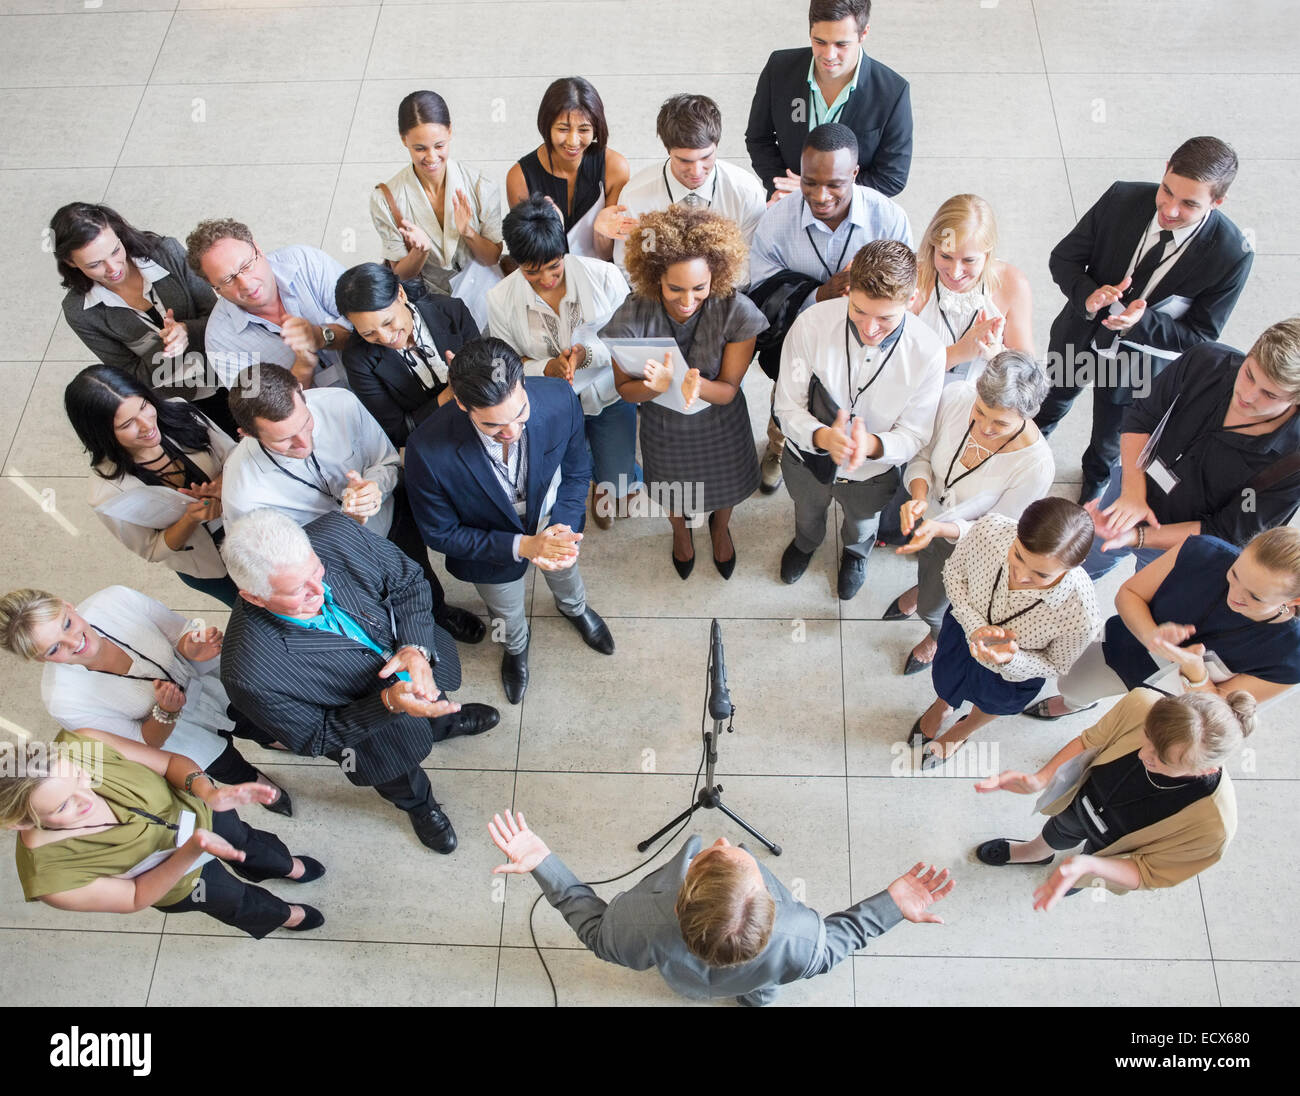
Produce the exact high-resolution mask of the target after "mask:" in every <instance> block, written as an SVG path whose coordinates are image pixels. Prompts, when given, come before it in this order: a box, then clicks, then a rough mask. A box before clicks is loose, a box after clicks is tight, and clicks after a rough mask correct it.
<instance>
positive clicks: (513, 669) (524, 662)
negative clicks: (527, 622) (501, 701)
mask: <svg viewBox="0 0 1300 1096" xmlns="http://www.w3.org/2000/svg"><path fill="white" fill-rule="evenodd" d="M501 684H502V685H503V686H504V687H505V690H506V699H507V700H508V701H510V703H511V704H518V703H519V702H520V701H521V700H523V698H524V690H525V689H527V688H528V648H527V647H525V648H524V649H523V650H522V651H520V652H519V653H518V654H517V655H512V654H511V653H510V652H509V651H503V652H502V653H501Z"/></svg>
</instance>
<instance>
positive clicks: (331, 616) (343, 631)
mask: <svg viewBox="0 0 1300 1096" xmlns="http://www.w3.org/2000/svg"><path fill="white" fill-rule="evenodd" d="M321 586H322V587H323V588H324V590H325V601H324V603H323V604H322V605H321V607H320V612H319V613H317V614H316V615H315V616H314V617H312V618H311V619H310V620H302V619H300V618H299V617H291V616H285V615H284V614H283V613H276V614H274V615H275V616H278V617H279V618H280V619H281V620H287V621H288V622H289V623H290V624H296V625H298V627H300V628H315V629H316V630H317V631H319V632H333V633H334V634H335V635H339V636H346V637H347V638H348V639H351V640H354V641H355V642H357V643H360V644H361V645H362V646H363V647H369V648H370V649H371V650H372V651H374V652H375V654H377V655H378V656H379V657H380V658H382V659H383V660H384V661H385V662H387V661H388V660H389V659H390V658H392V657H393V652H392V651H385V650H384V649H383V648H382V647H380V646H379V644H378V643H376V642H375V641H374V640H373V639H371V638H370V635H369V634H368V633H367V632H366V630H365V629H364V628H362V627H361V625H360V624H358V623H357V622H356V621H355V620H353V619H352V617H351V616H349V615H348V614H347V613H346V612H345V611H344V610H343V608H342V606H340V605H339V604H338V602H336V601H335V600H334V595H333V594H331V593H330V588H329V586H328V585H327V584H326V583H324V582H322V583H321ZM393 676H394V677H396V678H397V679H398V680H399V681H410V680H411V675H410V674H408V673H407V672H406V671H405V670H398V671H397V673H396V674H394V675H393Z"/></svg>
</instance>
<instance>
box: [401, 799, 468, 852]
mask: <svg viewBox="0 0 1300 1096" xmlns="http://www.w3.org/2000/svg"><path fill="white" fill-rule="evenodd" d="M407 813H408V814H409V815H410V817H411V827H412V829H414V830H415V836H416V837H418V838H419V839H420V844H422V845H423V846H425V848H429V849H432V850H433V851H434V852H441V853H448V852H454V851H455V848H456V831H455V830H453V829H452V828H451V819H450V818H448V817H447V816H446V815H445V814H443V813H442V808H441V807H440V806H438V804H437V802H435V803H434V804H433V809H432V810H415V811H408V812H407Z"/></svg>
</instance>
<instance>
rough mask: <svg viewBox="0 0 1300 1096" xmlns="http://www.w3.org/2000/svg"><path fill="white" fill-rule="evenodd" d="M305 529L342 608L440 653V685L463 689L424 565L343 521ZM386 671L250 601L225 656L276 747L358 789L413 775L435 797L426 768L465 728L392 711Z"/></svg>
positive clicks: (235, 687) (374, 633) (235, 621)
mask: <svg viewBox="0 0 1300 1096" xmlns="http://www.w3.org/2000/svg"><path fill="white" fill-rule="evenodd" d="M303 528H304V531H305V532H306V534H307V536H308V538H309V539H310V540H311V544H312V547H313V548H314V549H315V550H316V555H317V556H319V557H320V561H321V563H323V564H324V565H325V581H326V582H327V583H328V584H329V587H330V590H331V592H332V594H333V597H334V600H335V601H336V602H338V604H339V605H340V606H341V607H342V608H343V609H345V610H346V611H347V612H348V613H349V614H350V615H351V616H352V617H353V619H355V620H356V621H357V623H358V624H360V625H361V626H362V627H363V628H365V630H366V632H367V633H368V634H369V635H370V636H371V638H372V639H374V640H375V642H376V643H378V644H379V645H380V646H381V647H384V648H386V649H396V648H398V647H401V646H404V645H406V644H416V645H419V646H423V647H427V648H429V649H430V650H431V651H433V652H434V653H435V654H436V656H437V659H436V663H435V665H434V668H433V670H434V677H435V679H436V680H437V682H438V685H439V686H440V687H441V688H442V689H447V690H450V689H455V688H457V687H458V686H459V685H460V659H459V657H458V655H457V654H456V644H455V643H454V641H453V640H452V639H451V637H450V636H449V635H447V633H446V632H444V631H443V630H442V629H441V628H439V627H437V626H436V625H435V624H434V622H433V616H432V604H431V601H430V593H429V584H428V583H427V582H425V581H424V575H423V573H422V572H421V570H420V568H419V566H418V565H417V564H415V563H413V562H412V561H411V560H410V559H408V558H407V557H406V556H405V555H404V554H403V553H402V552H401V551H400V550H399V549H398V548H397V547H396V546H394V545H392V544H390V543H389V542H388V541H387V540H385V539H384V538H382V537H377V536H374V535H372V534H370V533H367V532H366V531H365V530H363V529H362V528H361V526H359V525H358V524H357V523H356V522H355V521H353V520H352V519H351V518H348V517H345V516H344V515H343V514H341V513H337V512H332V513H329V514H325V515H323V516H322V517H319V518H317V519H316V520H315V521H312V522H310V523H308V524H307V525H305V526H304V527H303ZM390 614H391V615H390ZM383 661H384V660H383V659H381V658H380V656H379V655H377V654H376V653H375V652H373V651H371V650H370V649H369V648H367V647H365V646H363V645H362V644H360V643H358V642H356V641H355V640H352V639H349V638H348V637H346V636H341V635H335V634H334V633H331V632H323V631H318V630H316V629H312V628H302V627H299V626H298V625H297V624H292V623H290V622H289V621H287V620H282V619H281V618H280V617H277V616H276V615H275V614H274V613H271V612H268V611H267V610H265V609H262V608H259V607H258V606H255V605H253V604H251V603H250V602H248V601H246V600H244V599H243V598H240V599H239V600H238V601H237V602H236V603H235V608H234V610H233V611H232V612H231V614H230V627H229V628H228V629H227V631H226V638H225V642H224V644H223V646H222V651H221V681H222V684H224V685H225V686H226V691H227V692H228V693H229V694H230V698H231V701H232V702H233V703H234V704H235V706H236V707H237V708H239V709H240V711H242V712H245V713H246V714H247V715H248V717H249V718H250V719H251V720H252V721H253V722H254V723H256V724H257V725H258V726H259V727H261V728H262V729H263V730H265V731H266V732H267V733H268V734H270V735H271V736H272V737H274V738H275V739H276V741H278V742H280V743H281V744H283V745H285V746H287V747H288V748H289V749H290V750H292V751H293V752H294V753H296V754H301V755H303V756H304V757H328V758H330V759H331V760H332V761H336V762H338V763H339V764H340V765H341V766H342V767H343V771H344V772H345V773H346V774H347V778H348V779H349V780H350V781H352V783H353V784H357V785H360V786H363V787H369V786H375V785H382V784H387V783H389V782H392V781H400V780H401V778H402V777H403V776H404V775H407V774H409V775H410V776H411V778H412V786H413V787H424V788H427V787H428V782H427V780H426V779H425V778H424V776H423V773H422V772H421V771H420V768H419V766H420V762H422V761H423V760H424V758H425V757H426V756H427V755H428V753H429V749H430V748H431V747H432V745H433V743H434V742H437V741H440V740H441V739H443V738H445V737H446V735H447V731H448V729H449V727H450V724H451V722H452V720H453V719H454V717H452V716H443V717H441V718H439V719H425V718H422V717H418V716H411V715H406V714H403V713H400V712H397V713H394V712H390V711H389V710H388V709H387V708H386V707H385V706H384V702H383V700H382V699H381V697H380V695H379V693H380V690H381V688H382V687H383V686H384V685H385V684H391V680H390V681H387V682H386V681H383V680H381V679H380V678H379V677H378V676H377V674H378V671H379V669H380V667H381V666H382V665H383ZM379 790H380V794H381V795H384V796H385V798H388V799H390V801H394V802H396V800H395V799H393V797H392V796H390V795H387V794H386V793H385V791H384V789H382V788H381V789H379ZM397 805H398V806H401V807H402V809H407V810H409V809H411V808H410V807H407V806H404V805H403V804H402V803H398V804H397Z"/></svg>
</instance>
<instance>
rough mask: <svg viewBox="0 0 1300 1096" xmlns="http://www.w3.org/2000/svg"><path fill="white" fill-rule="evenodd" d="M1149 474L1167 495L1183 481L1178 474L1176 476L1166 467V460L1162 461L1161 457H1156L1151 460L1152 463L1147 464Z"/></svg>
mask: <svg viewBox="0 0 1300 1096" xmlns="http://www.w3.org/2000/svg"><path fill="white" fill-rule="evenodd" d="M1147 475H1148V476H1150V477H1151V479H1152V480H1153V481H1154V482H1155V485H1156V486H1157V487H1159V488H1160V490H1162V491H1163V492H1164V493H1165V494H1166V495H1168V494H1169V493H1170V492H1172V491H1173V489H1174V488H1175V487H1177V486H1178V485H1179V484H1180V483H1181V482H1182V481H1181V480H1180V479H1179V478H1178V477H1177V476H1175V475H1174V474H1173V473H1172V472H1171V471H1169V469H1168V468H1166V467H1165V462H1164V461H1162V460H1161V459H1160V458H1159V457H1156V458H1155V459H1154V460H1152V461H1151V463H1150V464H1148V465H1147Z"/></svg>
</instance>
